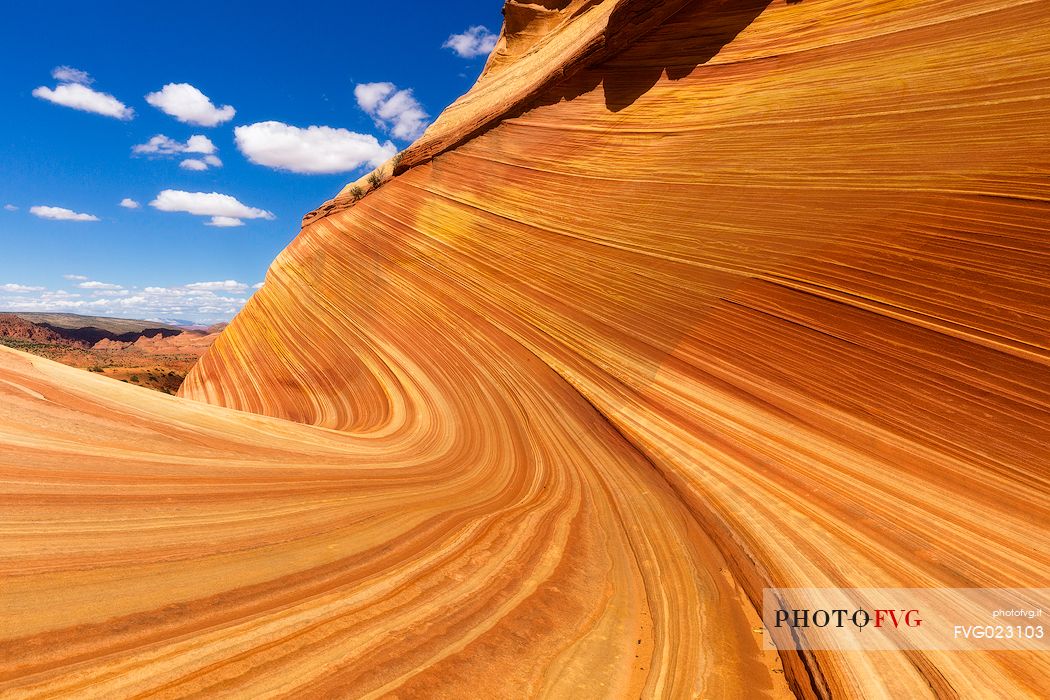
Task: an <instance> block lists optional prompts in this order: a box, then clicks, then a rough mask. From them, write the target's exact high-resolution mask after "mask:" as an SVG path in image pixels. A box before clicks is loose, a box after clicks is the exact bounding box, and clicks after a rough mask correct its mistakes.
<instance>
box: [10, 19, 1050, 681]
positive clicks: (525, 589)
mask: <svg viewBox="0 0 1050 700" xmlns="http://www.w3.org/2000/svg"><path fill="white" fill-rule="evenodd" d="M524 6H525V3H511V6H510V7H508V15H507V17H508V26H507V27H506V28H505V31H504V35H503V37H502V38H501V42H500V45H499V46H498V47H497V50H496V53H495V54H494V56H493V57H492V58H491V59H490V61H489V64H488V68H487V71H486V74H485V76H483V77H482V79H481V80H480V81H479V83H478V85H477V86H476V87H475V89H474V90H472V91H471V92H470V93H468V94H467V95H466V96H464V97H463V98H462V99H461V100H460V101H458V102H457V103H456V104H455V105H453V106H452V107H450V108H449V110H447V111H446V113H444V114H443V115H442V117H441V118H440V119H439V120H438V121H437V122H436V123H435V124H434V125H433V126H432V127H431V128H430V130H428V132H427V134H426V135H425V136H424V137H423V138H422V139H421V140H420V142H418V143H417V144H415V145H414V146H413V147H411V148H410V149H408V150H407V151H406V152H405V154H404V156H403V158H402V160H401V161H400V163H399V164H398V173H397V174H396V176H393V177H391V178H390V179H389V180H388V181H387V182H386V184H384V185H383V187H382V188H380V189H379V190H378V191H376V192H373V193H370V194H369V195H368V196H366V197H365V198H364V199H363V200H361V201H360V202H357V203H356V204H352V203H351V202H350V201H349V200H348V199H347V198H345V197H343V196H340V197H337V198H336V199H334V200H333V201H332V202H329V203H328V204H326V205H325V206H323V207H322V208H321V209H319V210H318V211H317V212H315V213H314V214H313V215H310V216H308V217H307V219H306V223H307V225H306V226H305V228H304V229H303V231H302V233H301V234H300V235H299V236H298V238H296V240H295V241H294V242H293V243H292V244H291V245H290V246H289V247H288V249H287V250H286V251H284V253H282V254H281V256H280V257H279V258H278V260H277V261H276V262H275V263H274V265H273V267H272V268H271V270H270V272H269V273H268V275H267V281H266V285H265V286H264V287H263V288H262V289H261V290H260V291H259V292H258V293H257V294H256V295H255V296H254V297H253V298H252V299H251V300H250V301H249V303H248V305H247V306H246V307H245V309H244V311H243V312H242V313H241V314H240V315H239V316H238V317H237V318H236V319H235V320H234V322H233V323H232V324H231V325H230V326H229V327H228V328H227V329H226V330H225V331H224V332H223V334H222V335H221V337H220V338H219V339H218V340H217V341H216V343H215V344H214V345H213V346H212V348H211V350H209V351H208V353H207V354H206V355H205V356H204V357H203V358H202V359H201V361H200V362H199V363H198V365H197V366H196V368H195V369H194V370H193V372H192V373H191V374H190V375H189V376H188V377H187V380H186V382H185V384H184V385H183V388H182V391H181V393H182V396H183V397H184V398H183V399H177V398H172V397H167V396H161V395H154V394H147V392H142V391H140V390H138V389H136V388H134V387H129V386H125V385H121V384H117V383H115V382H109V384H108V385H107V384H106V380H105V379H103V378H98V377H90V376H85V375H84V373H76V375H75V376H74V374H71V373H74V372H75V370H70V369H67V368H64V367H60V366H57V365H54V364H52V363H49V362H47V361H45V360H39V359H35V358H34V359H29V358H26V357H24V356H20V355H17V354H16V353H13V352H11V351H6V350H0V394H2V395H3V401H0V440H2V441H3V443H4V446H3V450H2V451H0V454H2V455H3V456H2V457H0V477H2V483H3V487H2V488H3V489H4V490H5V491H4V497H3V499H2V500H0V504H3V506H2V507H4V508H6V509H9V513H8V515H7V517H4V518H0V528H4V529H3V530H2V531H0V566H2V569H0V574H2V575H3V576H4V580H5V585H4V586H3V587H2V588H0V610H7V611H10V610H14V611H16V614H17V619H18V624H17V626H11V625H6V626H4V627H3V628H2V629H3V639H2V640H0V692H9V693H11V694H12V696H14V697H18V696H33V695H34V694H36V695H48V694H50V695H56V694H62V693H67V694H69V693H74V692H75V693H78V694H80V695H84V696H98V697H114V696H120V695H125V694H131V693H132V692H133V691H134V692H153V693H155V694H159V695H163V696H168V697H176V696H185V695H191V694H200V695H212V696H214V695H221V694H232V695H237V696H242V697H264V696H265V697H268V696H275V695H285V696H298V697H345V696H354V697H356V696H361V697H366V696H367V697H378V696H382V695H387V696H397V697H479V698H490V697H492V698H495V697H533V696H536V697H543V696H547V697H572V698H581V697H588V698H589V697H639V696H641V697H660V698H692V697H741V698H754V697H778V696H782V695H784V694H785V693H788V692H793V693H794V694H795V695H797V696H799V697H865V698H868V697H909V698H911V697H1039V696H1046V695H1047V694H1048V693H1050V686H1048V679H1050V658H1048V657H1047V655H1045V654H1043V655H1036V654H1019V653H992V652H971V653H966V654H958V653H955V654H953V653H947V652H933V651H910V652H883V653H878V654H866V655H865V654H842V653H832V652H820V651H816V652H798V653H795V652H784V653H783V654H782V655H781V657H780V658H779V659H778V658H777V657H776V656H775V655H772V654H770V653H767V652H763V651H762V632H761V628H760V625H759V623H758V621H757V617H756V615H755V606H756V605H759V604H760V601H761V591H762V589H763V588H764V587H770V586H779V587H788V586H807V587H815V586H828V587H838V586H842V587H955V588H963V587H1043V586H1046V585H1047V576H1048V574H1047V572H1048V570H1050V556H1048V554H1047V551H1046V547H1045V543H1046V542H1047V540H1048V535H1050V481H1048V474H1050V456H1048V449H1047V445H1050V367H1048V365H1050V318H1048V313H1047V309H1048V308H1050V282H1048V279H1047V275H1046V271H1047V266H1048V263H1050V237H1048V233H1050V223H1048V222H1050V204H1048V203H1050V131H1048V129H1047V128H1046V124H1047V123H1050V121H1048V120H1050V51H1048V50H1047V48H1046V42H1045V38H1046V36H1048V34H1050V14H1048V13H1047V12H1046V11H1045V10H1046V8H1045V4H1043V3H1040V2H1029V1H1025V0H953V1H952V2H948V1H947V0H930V1H928V2H922V3H900V2H860V1H859V0H838V1H832V0H804V2H801V3H792V4H784V3H782V2H779V1H777V2H765V1H761V2H756V1H752V0H743V1H739V0H723V1H722V2H702V3H684V2H672V3H658V2H652V1H649V2H646V1H641V0H635V1H631V0H620V1H619V2H614V1H613V0H605V1H604V2H572V1H566V0H562V1H554V0H551V1H547V2H543V3H539V4H537V5H536V6H533V7H530V8H526V7H524ZM544 8H545V9H544ZM185 399H193V400H192V401H187V400H185ZM230 408H232V409H238V410H237V411H230V410H227V409H230ZM281 419H288V420H281ZM781 663H782V664H783V667H782V668H781V667H780V665H779V664H781Z"/></svg>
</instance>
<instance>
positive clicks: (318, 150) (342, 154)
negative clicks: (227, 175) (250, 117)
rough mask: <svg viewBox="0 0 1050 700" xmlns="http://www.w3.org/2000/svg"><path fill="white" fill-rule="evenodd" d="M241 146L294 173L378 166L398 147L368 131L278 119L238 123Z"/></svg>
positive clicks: (250, 155)
mask: <svg viewBox="0 0 1050 700" xmlns="http://www.w3.org/2000/svg"><path fill="white" fill-rule="evenodd" d="M233 133H234V136H235V137H236V140H237V148H239V149H240V150H241V153H243V154H244V155H245V157H246V158H248V160H250V161H251V162H253V163H256V164H258V165H265V166H268V167H271V168H276V169H278V170H289V171H291V172H293V173H306V174H314V173H342V172H347V171H350V170H354V169H356V168H359V167H361V166H362V165H365V164H368V165H371V166H372V167H378V166H379V165H381V164H382V163H384V162H385V161H386V160H388V159H389V158H392V157H393V156H394V154H395V153H397V147H396V146H394V144H392V143H390V142H389V141H387V142H386V143H384V144H380V143H379V140H378V139H376V137H374V136H370V135H368V134H358V133H355V132H353V131H347V130H346V129H334V128H332V127H329V126H308V127H306V128H305V129H302V128H299V127H297V126H291V125H288V124H283V123H281V122H276V121H268V122H258V123H256V124H249V125H247V126H238V127H237V128H236V129H234V130H233Z"/></svg>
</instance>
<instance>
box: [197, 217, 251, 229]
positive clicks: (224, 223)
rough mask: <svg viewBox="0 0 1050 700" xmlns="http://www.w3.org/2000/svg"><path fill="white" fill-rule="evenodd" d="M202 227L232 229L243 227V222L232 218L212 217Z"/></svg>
mask: <svg viewBox="0 0 1050 700" xmlns="http://www.w3.org/2000/svg"><path fill="white" fill-rule="evenodd" d="M204 225H205V226H215V227H217V228H234V227H235V226H244V222H243V221H241V220H240V219H237V218H235V217H232V216H213V217H211V220H210V221H208V222H206V223H205V224H204Z"/></svg>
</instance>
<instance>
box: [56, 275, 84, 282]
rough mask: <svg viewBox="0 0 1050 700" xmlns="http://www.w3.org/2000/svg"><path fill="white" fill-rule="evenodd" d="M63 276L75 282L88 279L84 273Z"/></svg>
mask: <svg viewBox="0 0 1050 700" xmlns="http://www.w3.org/2000/svg"><path fill="white" fill-rule="evenodd" d="M62 276H63V277H65V278H66V279H67V280H73V281H74V282H79V281H84V280H87V279H88V278H87V277H85V276H84V275H62Z"/></svg>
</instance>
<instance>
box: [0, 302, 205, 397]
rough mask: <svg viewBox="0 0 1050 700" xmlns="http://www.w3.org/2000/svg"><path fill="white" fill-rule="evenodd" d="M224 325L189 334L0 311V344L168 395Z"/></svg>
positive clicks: (144, 324)
mask: <svg viewBox="0 0 1050 700" xmlns="http://www.w3.org/2000/svg"><path fill="white" fill-rule="evenodd" d="M31 319H35V320H31ZM225 325H226V324H218V325H215V326H212V327H209V328H207V329H205V330H194V329H180V328H177V327H174V326H168V325H157V324H155V323H153V322H149V321H137V320H133V319H123V318H120V319H117V318H103V317H98V316H80V315H78V314H36V313H33V314H24V313H21V312H17V313H0V345H6V346H8V347H13V348H16V349H18V350H22V351H25V352H31V353H33V354H35V355H39V356H41V357H47V358H49V359H52V360H56V361H58V362H62V363H63V364H67V365H70V366H72V367H79V368H81V369H90V370H91V371H93V372H97V373H99V374H103V375H106V376H109V377H113V378H114V379H119V380H121V381H126V382H131V383H134V384H138V385H140V386H144V387H147V388H150V389H156V390H158V391H163V392H165V393H168V394H174V393H175V391H176V390H177V389H178V388H179V386H180V385H181V383H182V380H183V378H184V377H185V376H186V373H187V372H188V371H189V369H190V367H192V366H193V364H194V363H195V362H196V361H197V358H199V357H200V356H201V355H203V354H204V351H205V350H207V349H208V347H209V346H211V344H212V342H214V341H215V339H216V338H217V337H218V334H219V332H220V331H221V330H222V329H223V328H224V327H225Z"/></svg>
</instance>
